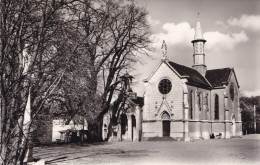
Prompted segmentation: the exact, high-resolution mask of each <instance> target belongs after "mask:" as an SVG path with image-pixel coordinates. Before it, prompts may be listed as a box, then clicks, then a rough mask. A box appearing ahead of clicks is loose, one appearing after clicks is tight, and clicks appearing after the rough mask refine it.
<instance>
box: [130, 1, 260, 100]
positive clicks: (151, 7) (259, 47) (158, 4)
mask: <svg viewBox="0 0 260 165" xmlns="http://www.w3.org/2000/svg"><path fill="white" fill-rule="evenodd" d="M137 4H138V5H140V6H144V7H145V8H146V9H147V10H148V12H149V14H148V22H149V23H150V25H151V28H152V33H153V35H152V38H153V40H154V42H155V43H154V44H153V46H154V47H155V48H156V50H157V52H155V53H151V56H152V57H153V58H152V59H147V58H146V59H145V60H144V61H145V63H144V64H143V65H140V64H137V66H136V68H137V71H136V74H137V77H136V79H135V81H136V83H135V85H134V90H135V91H137V93H138V95H139V96H142V95H143V92H144V86H143V82H142V80H143V79H145V78H148V76H149V75H150V74H151V73H152V71H153V70H154V69H155V68H156V67H157V66H158V65H159V64H160V62H161V60H160V59H161V58H162V53H161V50H160V47H161V45H162V40H165V41H166V44H167V47H168V53H167V56H168V58H169V59H170V60H171V61H173V62H176V63H179V64H182V65H186V66H189V67H191V66H192V58H193V56H192V55H193V47H192V44H191V40H192V39H193V38H194V28H195V25H196V22H197V17H198V16H197V13H198V12H199V13H200V22H201V26H202V32H203V35H204V38H205V39H206V40H207V42H206V44H205V49H206V50H205V54H206V56H205V58H206V65H207V67H208V69H216V68H224V67H234V68H235V72H236V75H237V78H238V81H239V85H240V91H241V93H242V94H243V95H247V96H252V95H253V96H254V95H260V0H160V1H159V0H137Z"/></svg>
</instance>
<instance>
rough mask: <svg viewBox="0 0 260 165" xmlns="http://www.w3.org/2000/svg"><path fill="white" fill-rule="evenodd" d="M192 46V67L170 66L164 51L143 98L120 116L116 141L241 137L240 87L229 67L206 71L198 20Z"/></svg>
mask: <svg viewBox="0 0 260 165" xmlns="http://www.w3.org/2000/svg"><path fill="white" fill-rule="evenodd" d="M191 42H192V44H193V66H192V67H187V66H184V65H180V64H177V63H175V62H173V61H169V60H168V58H167V56H166V51H165V50H164V51H163V53H164V57H163V58H162V60H161V63H160V65H159V66H158V67H157V68H155V70H154V71H153V72H152V74H151V75H150V76H149V77H148V78H147V79H146V80H144V85H145V93H144V96H143V98H137V97H135V98H129V102H131V105H132V106H129V107H128V109H127V110H126V111H124V112H125V113H123V114H121V120H120V121H121V123H119V125H118V127H117V129H116V132H117V133H116V138H117V139H118V140H129V141H138V140H141V139H142V140H147V139H149V138H152V137H164V136H168V137H173V138H177V139H181V140H184V141H189V140H190V139H200V138H201V139H209V138H210V135H211V134H212V133H213V134H214V135H215V136H219V137H220V138H230V137H232V136H241V135H242V121H241V112H240V107H239V84H238V80H237V78H236V74H235V71H234V68H220V69H213V70H207V66H206V63H205V56H206V55H205V53H204V46H205V43H206V40H205V39H204V38H203V35H202V30H201V25H200V21H199V20H198V22H197V24H196V29H195V36H194V40H192V41H191ZM164 44H165V43H164ZM137 100H138V101H137ZM140 100H142V101H140ZM108 118H110V117H109V113H107V114H106V115H105V117H104V120H103V124H104V125H107V124H109V120H108ZM104 125H103V137H104V136H105V137H106V132H105V129H106V128H104ZM113 138H115V137H113Z"/></svg>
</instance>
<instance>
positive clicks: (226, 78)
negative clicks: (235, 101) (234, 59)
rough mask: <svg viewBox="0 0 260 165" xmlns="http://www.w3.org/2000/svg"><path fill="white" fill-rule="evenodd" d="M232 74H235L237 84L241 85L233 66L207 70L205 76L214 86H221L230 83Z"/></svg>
mask: <svg viewBox="0 0 260 165" xmlns="http://www.w3.org/2000/svg"><path fill="white" fill-rule="evenodd" d="M232 75H234V77H235V81H236V83H237V86H238V87H239V85H238V81H237V78H236V74H235V71H234V69H233V68H221V69H213V70H207V72H206V76H205V77H206V79H207V80H208V81H209V82H210V84H211V85H212V86H213V87H220V86H223V85H228V83H229V82H230V78H231V76H232Z"/></svg>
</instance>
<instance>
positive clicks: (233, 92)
mask: <svg viewBox="0 0 260 165" xmlns="http://www.w3.org/2000/svg"><path fill="white" fill-rule="evenodd" d="M229 94H230V98H231V100H232V101H234V97H235V89H234V85H233V84H231V85H230V87H229Z"/></svg>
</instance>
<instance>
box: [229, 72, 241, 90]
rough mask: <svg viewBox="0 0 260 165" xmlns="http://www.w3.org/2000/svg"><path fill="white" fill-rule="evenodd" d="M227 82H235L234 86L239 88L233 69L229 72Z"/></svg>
mask: <svg viewBox="0 0 260 165" xmlns="http://www.w3.org/2000/svg"><path fill="white" fill-rule="evenodd" d="M228 83H229V84H231V83H233V84H236V87H237V88H239V84H238V81H237V77H236V73H235V70H234V69H232V70H231V73H230V75H229V78H228Z"/></svg>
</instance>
